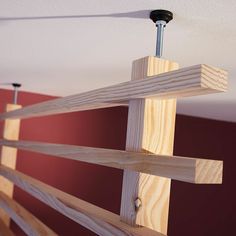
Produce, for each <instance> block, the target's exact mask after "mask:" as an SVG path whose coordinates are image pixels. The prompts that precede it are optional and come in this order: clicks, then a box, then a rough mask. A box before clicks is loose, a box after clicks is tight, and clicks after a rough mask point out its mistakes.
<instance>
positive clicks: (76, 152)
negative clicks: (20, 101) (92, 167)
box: [0, 140, 223, 184]
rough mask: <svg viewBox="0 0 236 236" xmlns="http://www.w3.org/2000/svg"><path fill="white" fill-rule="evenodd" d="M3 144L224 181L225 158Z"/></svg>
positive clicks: (178, 177) (188, 179) (176, 176)
mask: <svg viewBox="0 0 236 236" xmlns="http://www.w3.org/2000/svg"><path fill="white" fill-rule="evenodd" d="M149 144H150V143H149ZM0 145H4V146H9V147H15V148H18V149H22V150H26V151H32V152H38V153H42V154H48V155H52V156H58V157H62V158H67V159H72V160H76V161H83V162H87V163H92V164H97V165H103V166H108V167H113V168H118V169H127V170H133V171H137V172H142V173H147V174H151V175H156V176H161V177H168V178H171V179H175V180H180V181H184V182H189V183H198V184H199V183H201V184H213V183H214V184H219V183H222V168H223V162H222V161H214V160H207V159H197V158H188V157H177V156H171V155H169V156H165V155H153V154H149V153H143V152H129V151H120V150H113V149H103V148H91V147H81V146H74V145H64V144H52V143H41V142H30V141H8V140H0ZM152 146H154V143H153V144H152ZM148 147H150V145H149V146H148ZM150 149H151V148H150Z"/></svg>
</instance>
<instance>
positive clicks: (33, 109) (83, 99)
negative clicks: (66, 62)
mask: <svg viewBox="0 0 236 236" xmlns="http://www.w3.org/2000/svg"><path fill="white" fill-rule="evenodd" d="M147 77H148V79H144V80H134V81H129V82H125V83H121V84H117V85H114V86H110V87H106V88H101V89H97V90H93V91H90V92H85V93H81V94H77V95H72V96H68V97H64V98H58V99H55V100H51V101H47V102H43V103H39V104H36V105H32V106H28V107H25V108H23V109H20V110H18V111H12V112H9V113H4V114H2V115H0V120H2V119H6V118H28V117H36V116H44V115H51V114H59V113H66V112H73V111H83V110H89V109H97V108H103V107H111V106H119V105H121V104H127V102H128V101H129V100H130V99H137V98H148V97H152V98H153V97H155V98H158V99H166V98H176V97H184V96H195V95H201V94H208V93H216V92H222V91H225V90H226V88H227V78H226V77H227V73H226V72H225V71H223V70H220V69H217V68H215V67H210V66H207V65H196V66H191V67H187V68H184V69H180V70H175V71H172V72H167V73H164V74H161V75H155V76H147Z"/></svg>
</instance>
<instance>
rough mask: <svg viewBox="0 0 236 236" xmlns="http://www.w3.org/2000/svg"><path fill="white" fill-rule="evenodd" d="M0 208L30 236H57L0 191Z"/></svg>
mask: <svg viewBox="0 0 236 236" xmlns="http://www.w3.org/2000/svg"><path fill="white" fill-rule="evenodd" d="M0 207H1V208H2V209H3V210H4V211H5V212H6V213H7V214H8V215H9V216H10V217H11V218H12V219H13V220H14V221H15V223H16V224H17V225H18V226H19V227H20V228H21V229H22V230H23V231H24V232H25V233H26V234H27V235H30V236H39V235H43V236H47V235H48V236H55V235H57V234H56V233H55V232H53V231H52V230H51V229H50V228H48V227H47V226H46V225H45V224H43V223H42V222H41V221H40V220H38V219H37V218H36V217H35V216H34V215H32V214H31V213H30V212H28V211H27V210H26V209H24V208H23V207H22V206H21V205H19V204H18V203H17V202H16V201H14V200H13V199H11V198H9V197H8V196H7V195H6V194H5V193H3V192H2V191H0Z"/></svg>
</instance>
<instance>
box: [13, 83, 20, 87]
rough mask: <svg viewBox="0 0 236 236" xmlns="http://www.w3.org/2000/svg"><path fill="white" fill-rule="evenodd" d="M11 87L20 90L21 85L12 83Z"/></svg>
mask: <svg viewBox="0 0 236 236" xmlns="http://www.w3.org/2000/svg"><path fill="white" fill-rule="evenodd" d="M12 86H13V87H14V88H20V87H21V84H18V83H12Z"/></svg>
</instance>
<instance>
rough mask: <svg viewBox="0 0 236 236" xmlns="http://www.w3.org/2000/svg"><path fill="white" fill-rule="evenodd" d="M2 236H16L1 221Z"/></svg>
mask: <svg viewBox="0 0 236 236" xmlns="http://www.w3.org/2000/svg"><path fill="white" fill-rule="evenodd" d="M0 236H15V234H14V233H13V232H12V231H11V230H10V228H9V227H7V226H6V225H5V223H4V222H3V221H2V220H1V219H0Z"/></svg>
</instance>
